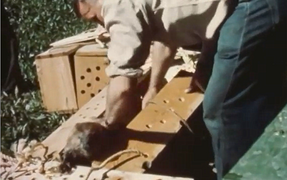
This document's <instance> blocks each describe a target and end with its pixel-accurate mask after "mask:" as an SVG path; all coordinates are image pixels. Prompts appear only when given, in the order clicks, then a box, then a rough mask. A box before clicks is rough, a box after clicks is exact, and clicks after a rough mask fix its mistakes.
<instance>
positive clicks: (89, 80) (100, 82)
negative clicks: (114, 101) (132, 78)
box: [75, 56, 110, 108]
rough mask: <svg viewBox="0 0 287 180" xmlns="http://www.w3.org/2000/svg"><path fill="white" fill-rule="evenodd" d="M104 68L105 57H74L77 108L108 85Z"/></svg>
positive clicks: (105, 65) (105, 64)
mask: <svg viewBox="0 0 287 180" xmlns="http://www.w3.org/2000/svg"><path fill="white" fill-rule="evenodd" d="M106 67H107V63H106V57H100V56H97V57H95V56H90V57H87V56H86V57H84V56H75V79H76V89H77V100H78V107H79V108H81V107H82V106H83V105H84V104H86V103H87V102H88V101H90V99H91V98H93V97H94V96H95V95H96V94H98V93H99V92H101V91H102V90H103V88H104V87H105V86H107V85H108V83H109V80H110V79H109V77H108V76H107V75H106V73H105V69H106Z"/></svg>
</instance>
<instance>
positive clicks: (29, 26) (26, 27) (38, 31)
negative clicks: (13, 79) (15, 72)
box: [4, 0, 92, 82]
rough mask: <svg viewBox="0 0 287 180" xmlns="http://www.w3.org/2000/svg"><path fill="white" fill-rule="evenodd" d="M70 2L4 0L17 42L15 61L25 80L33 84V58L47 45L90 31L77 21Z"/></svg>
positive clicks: (34, 74)
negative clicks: (17, 61) (17, 51)
mask: <svg viewBox="0 0 287 180" xmlns="http://www.w3.org/2000/svg"><path fill="white" fill-rule="evenodd" d="M70 2H72V1H71V0H30V1H27V0H6V1H5V2H4V5H5V7H6V8H7V10H8V12H9V13H10V15H11V16H10V22H11V24H12V25H13V27H14V30H15V32H16V34H17V37H18V39H19V45H20V52H19V60H20V65H21V68H22V71H23V72H24V76H25V78H28V79H30V80H31V81H32V82H36V79H37V78H36V71H35V68H34V67H33V66H32V64H33V62H34V57H35V55H37V54H39V53H41V52H43V51H45V50H47V48H48V47H49V44H50V43H52V42H54V41H57V40H60V39H63V38H65V37H69V36H72V35H75V34H78V33H80V32H82V31H84V30H87V29H90V28H91V26H92V25H91V24H88V23H87V22H84V21H82V20H80V19H78V18H77V17H76V16H75V13H74V12H73V9H72V7H71V3H70Z"/></svg>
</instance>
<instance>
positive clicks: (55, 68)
mask: <svg viewBox="0 0 287 180" xmlns="http://www.w3.org/2000/svg"><path fill="white" fill-rule="evenodd" d="M35 64H36V68H37V75H38V80H39V84H40V90H41V95H42V100H43V104H44V107H45V108H46V109H47V111H74V110H77V109H78V105H77V100H76V93H75V85H74V81H73V77H72V70H71V64H70V60H69V56H59V57H51V58H45V59H36V61H35Z"/></svg>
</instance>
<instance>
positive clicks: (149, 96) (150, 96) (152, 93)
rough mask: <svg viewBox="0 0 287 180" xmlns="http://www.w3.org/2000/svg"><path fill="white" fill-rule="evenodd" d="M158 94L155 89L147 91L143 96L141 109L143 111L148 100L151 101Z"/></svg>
mask: <svg viewBox="0 0 287 180" xmlns="http://www.w3.org/2000/svg"><path fill="white" fill-rule="evenodd" d="M157 93H158V90H157V89H156V88H151V89H149V90H148V91H147V93H146V94H145V96H144V98H143V100H142V109H144V108H145V107H146V106H147V104H148V103H149V101H150V100H152V99H153V98H154V97H155V96H156V95H157Z"/></svg>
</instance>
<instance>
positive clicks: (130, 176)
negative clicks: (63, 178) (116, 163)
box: [68, 166, 193, 180]
mask: <svg viewBox="0 0 287 180" xmlns="http://www.w3.org/2000/svg"><path fill="white" fill-rule="evenodd" d="M89 170H90V168H88V167H84V166H78V167H77V170H76V171H75V172H74V173H73V174H72V175H71V176H69V178H68V179H69V180H74V179H79V177H84V178H86V175H87V173H88V172H89ZM105 176H108V178H105V179H106V180H119V179H121V180H193V178H181V177H171V176H162V175H154V174H141V173H134V172H125V171H118V170H108V169H101V170H97V171H94V172H92V174H91V175H90V176H89V179H88V180H95V179H103V177H105ZM84 178H83V179H84Z"/></svg>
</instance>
